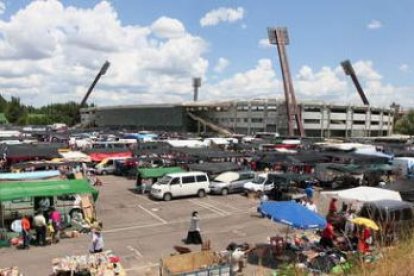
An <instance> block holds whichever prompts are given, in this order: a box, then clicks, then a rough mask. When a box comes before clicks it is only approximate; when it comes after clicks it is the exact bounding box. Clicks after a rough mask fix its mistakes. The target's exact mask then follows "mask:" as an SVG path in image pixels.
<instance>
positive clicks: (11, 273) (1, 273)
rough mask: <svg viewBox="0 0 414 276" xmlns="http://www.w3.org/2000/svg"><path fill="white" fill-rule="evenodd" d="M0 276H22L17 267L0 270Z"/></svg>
mask: <svg viewBox="0 0 414 276" xmlns="http://www.w3.org/2000/svg"><path fill="white" fill-rule="evenodd" d="M0 276H23V274H22V273H21V272H20V271H19V268H18V267H15V266H13V267H8V268H0Z"/></svg>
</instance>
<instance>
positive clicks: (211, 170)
mask: <svg viewBox="0 0 414 276" xmlns="http://www.w3.org/2000/svg"><path fill="white" fill-rule="evenodd" d="M188 168H189V169H190V170H192V171H202V172H206V173H207V174H209V175H210V176H211V175H216V174H219V173H222V172H226V171H238V170H239V169H240V168H239V165H237V164H235V163H232V162H221V163H201V164H188Z"/></svg>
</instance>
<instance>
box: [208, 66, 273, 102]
mask: <svg viewBox="0 0 414 276" xmlns="http://www.w3.org/2000/svg"><path fill="white" fill-rule="evenodd" d="M202 90H203V91H204V93H203V92H202V93H201V96H202V98H203V99H218V98H221V99H223V98H226V99H252V98H259V97H275V96H276V95H277V94H280V92H281V84H280V81H279V80H278V79H277V78H276V73H275V70H274V69H273V66H272V62H271V60H269V59H261V60H259V61H258V62H257V64H256V66H255V68H253V69H250V70H247V71H245V72H241V73H237V74H234V75H233V76H232V77H230V78H228V79H225V80H222V81H219V82H218V83H215V84H207V85H205V86H204V88H202ZM280 95H281V94H280Z"/></svg>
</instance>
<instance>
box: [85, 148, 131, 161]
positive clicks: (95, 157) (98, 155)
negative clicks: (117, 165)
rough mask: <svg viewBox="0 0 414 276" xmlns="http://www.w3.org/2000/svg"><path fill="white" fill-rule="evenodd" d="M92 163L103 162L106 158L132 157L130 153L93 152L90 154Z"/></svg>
mask: <svg viewBox="0 0 414 276" xmlns="http://www.w3.org/2000/svg"><path fill="white" fill-rule="evenodd" d="M88 155H89V157H90V158H91V160H92V162H101V161H102V160H104V159H105V158H110V157H113V158H116V157H131V156H132V153H131V152H130V151H121V152H120V151H105V152H91V153H89V154H88Z"/></svg>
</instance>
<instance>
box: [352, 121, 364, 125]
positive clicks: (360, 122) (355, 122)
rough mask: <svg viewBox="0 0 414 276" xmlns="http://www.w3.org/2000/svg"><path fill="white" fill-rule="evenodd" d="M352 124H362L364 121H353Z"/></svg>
mask: <svg viewBox="0 0 414 276" xmlns="http://www.w3.org/2000/svg"><path fill="white" fill-rule="evenodd" d="M353 124H354V125H358V126H364V125H365V121H354V122H353Z"/></svg>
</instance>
